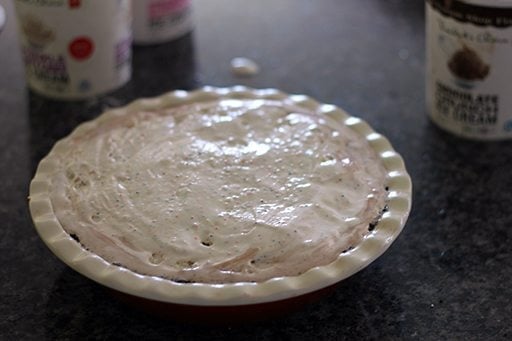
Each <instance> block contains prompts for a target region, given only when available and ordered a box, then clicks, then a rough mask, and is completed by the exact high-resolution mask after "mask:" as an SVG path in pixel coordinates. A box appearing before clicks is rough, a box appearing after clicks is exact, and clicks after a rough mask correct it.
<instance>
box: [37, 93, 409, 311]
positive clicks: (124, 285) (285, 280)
mask: <svg viewBox="0 0 512 341" xmlns="http://www.w3.org/2000/svg"><path fill="white" fill-rule="evenodd" d="M224 98H233V99H273V100H274V99H275V100H285V99H286V100H289V101H292V102H293V103H294V104H296V105H298V106H300V107H304V108H307V109H309V110H311V111H314V112H316V113H318V114H320V115H328V116H330V117H332V118H335V119H336V120H337V121H339V122H344V124H345V125H347V126H348V127H350V128H351V129H352V130H354V131H355V132H356V133H358V134H360V135H361V136H364V137H365V139H366V140H367V141H368V142H369V144H370V146H371V147H372V148H373V149H374V150H375V151H376V152H377V154H378V155H379V158H380V160H381V161H382V163H383V165H384V167H385V169H386V171H387V177H388V181H387V186H388V187H389V190H388V197H387V211H386V212H384V214H383V215H382V217H381V218H380V220H379V222H378V225H377V226H376V227H375V229H373V230H372V231H370V232H369V233H368V234H367V236H366V237H365V238H364V239H363V240H362V242H361V243H359V244H358V245H357V246H356V247H355V248H354V249H352V250H349V251H347V252H344V253H342V254H340V255H339V257H338V259H337V260H336V261H334V262H332V263H330V264H328V265H325V266H318V267H315V268H312V269H310V270H308V271H307V272H305V273H303V274H301V275H299V276H293V277H277V278H273V279H270V280H267V281H264V282H256V283H253V282H239V283H229V284H205V283H178V282H174V281H171V280H167V279H162V278H159V277H155V276H145V275H140V274H138V273H135V272H133V271H131V270H128V269H126V268H123V267H119V266H117V265H113V264H111V263H109V262H107V261H105V260H104V259H103V258H101V257H99V256H97V255H95V254H93V253H91V252H89V251H88V250H86V249H85V248H84V247H83V246H82V245H81V244H80V243H78V242H77V241H76V240H74V239H73V238H72V237H71V236H70V235H69V234H68V233H67V232H66V231H65V230H64V229H63V227H62V226H61V224H60V222H59V221H58V219H57V218H56V216H55V214H54V213H53V212H54V211H53V208H52V203H51V201H50V199H49V181H48V176H47V175H48V174H49V173H50V172H51V171H52V169H53V167H55V164H54V163H53V162H52V153H53V152H55V151H58V150H59V148H61V146H62V144H63V143H62V142H57V143H56V145H55V146H54V148H53V150H52V152H50V153H49V154H48V156H47V157H45V158H44V159H43V160H42V161H41V162H40V164H39V167H38V169H37V171H36V174H35V176H34V179H33V180H32V182H31V185H30V203H29V204H30V212H31V214H32V218H33V221H34V224H35V227H36V230H37V232H38V233H39V235H40V237H41V239H42V240H43V242H44V243H45V244H46V245H47V246H48V247H49V248H50V250H51V251H52V252H53V253H54V254H55V255H56V256H57V257H58V258H60V259H61V260H62V261H63V262H64V263H66V264H67V265H68V266H69V267H71V268H72V269H74V270H76V271H77V272H79V273H81V274H82V275H84V276H86V277H88V278H90V279H92V280H93V281H95V282H97V283H99V284H102V285H104V286H106V287H108V288H110V289H113V290H115V291H117V292H120V293H122V294H121V295H123V294H127V295H129V296H131V297H135V298H138V299H139V301H140V300H144V299H147V300H149V301H150V302H155V303H160V304H164V305H165V304H169V305H172V306H173V307H174V308H176V306H187V307H189V308H190V307H192V308H193V307H197V308H208V307H210V308H222V307H225V308H228V307H230V308H233V307H242V306H245V307H251V306H260V307H261V305H264V304H270V303H277V302H284V301H286V300H294V299H297V298H300V297H306V296H307V295H310V294H314V293H315V292H319V291H320V290H322V289H326V288H329V287H331V286H333V285H334V284H336V283H338V282H339V281H341V280H343V279H345V278H347V277H349V276H351V275H352V274H354V273H356V272H357V271H359V270H361V269H363V268H364V267H366V266H368V265H369V264H370V263H371V262H372V261H374V260H375V259H376V258H378V257H379V256H380V255H381V254H382V253H383V252H384V251H385V250H386V249H387V248H388V247H389V246H390V245H391V243H392V242H393V241H394V240H395V239H396V238H397V236H398V235H399V233H400V232H401V230H402V228H403V227H404V225H405V222H406V220H407V217H408V214H409V211H410V209H411V187H412V186H411V180H410V177H409V175H408V174H407V171H406V169H405V166H404V162H403V160H402V158H401V157H400V155H399V154H398V153H397V152H396V151H395V150H394V149H393V147H392V146H391V145H390V143H389V141H388V140H387V139H386V138H385V137H383V136H382V135H380V134H378V133H376V132H375V131H374V130H373V129H372V128H371V127H370V126H369V125H368V124H367V123H365V122H364V121H362V120H361V119H359V118H355V117H351V116H349V115H348V114H347V113H345V112H344V111H343V110H341V109H340V108H338V107H336V106H333V105H327V104H321V103H318V102H316V101H315V100H313V99H311V98H309V97H307V96H303V95H288V94H285V93H283V92H280V91H278V90H275V89H262V90H257V89H250V88H246V87H240V86H237V87H232V88H214V87H204V88H202V89H199V90H195V91H191V92H186V91H174V92H170V93H167V94H164V95H162V96H159V97H156V98H149V99H140V100H137V101H135V102H133V103H131V104H129V105H128V106H126V107H123V108H118V109H114V110H110V111H108V112H106V113H104V114H102V115H101V116H99V117H98V118H96V119H94V120H92V121H90V122H86V123H83V124H82V125H80V126H79V127H77V129H76V130H75V131H81V130H89V129H94V127H95V126H97V125H98V124H99V123H101V122H102V121H104V120H106V119H108V118H109V117H116V116H122V115H124V114H125V113H126V112H131V111H139V110H154V109H157V108H169V107H173V106H178V105H183V104H189V103H193V102H202V101H210V100H216V99H224ZM74 133H75V132H74ZM74 133H72V134H74ZM65 139H67V138H65ZM65 139H63V140H65ZM164 309H165V308H164Z"/></svg>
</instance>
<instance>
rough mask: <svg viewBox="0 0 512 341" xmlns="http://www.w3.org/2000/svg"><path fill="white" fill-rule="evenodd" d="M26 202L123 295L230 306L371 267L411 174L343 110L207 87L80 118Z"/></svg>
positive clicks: (389, 237) (65, 249)
mask: <svg viewBox="0 0 512 341" xmlns="http://www.w3.org/2000/svg"><path fill="white" fill-rule="evenodd" d="M29 204H30V212H31V214H32V218H33V221H34V224H35V227H36V229H37V231H38V233H39V235H40V236H41V238H42V240H43V241H44V242H45V243H46V244H47V246H48V247H49V248H50V249H51V250H52V252H53V253H54V254H55V255H56V256H57V257H59V258H60V259H61V260H62V261H63V262H65V263H66V264H67V265H69V266H70V267H71V268H73V269H74V270H76V271H78V272H79V273H81V274H83V275H85V276H86V277H89V278H90V279H92V280H94V281H96V282H98V283H100V284H102V285H104V286H106V287H108V288H111V289H113V290H115V291H116V292H118V295H119V296H121V297H122V298H127V297H131V298H133V299H134V300H135V301H137V302H139V303H140V304H141V305H145V306H147V307H150V306H154V307H156V309H158V310H165V307H169V309H173V310H176V309H177V310H179V308H180V307H181V308H186V309H185V310H187V311H190V309H192V311H194V309H196V308H197V309H202V311H205V309H206V311H208V310H209V309H210V311H211V309H218V310H223V311H224V312H228V313H229V312H235V314H236V309H238V308H244V309H245V310H246V311H247V310H251V307H252V308H255V309H253V310H254V311H264V310H265V309H264V308H265V306H268V307H271V306H272V307H274V306H275V304H276V303H286V304H287V305H288V306H293V305H294V302H301V301H307V299H308V297H313V296H315V295H316V294H318V293H321V292H322V291H325V290H327V288H329V287H332V286H333V285H334V284H336V283H338V282H339V281H341V280H343V279H345V278H347V277H349V276H350V275H352V274H354V273H355V272H357V271H359V270H361V269H362V268H364V267H365V266H367V265H368V264H370V263H371V262H372V261H373V260H375V259H376V258H377V257H378V256H380V255H381V254H382V253H383V252H384V251H385V250H386V249H387V248H388V247H389V245H390V244H391V243H392V242H393V241H394V240H395V239H396V237H397V236H398V234H399V233H400V231H401V230H402V228H403V226H404V224H405V221H406V219H407V216H408V214H409V211H410V207H411V181H410V178H409V176H408V174H407V172H406V170H405V166H404V163H403V160H402V159H401V157H400V156H399V155H398V154H397V153H396V152H395V151H394V150H393V148H392V147H391V145H390V143H389V142H388V141H387V140H386V139H385V138H384V137H383V136H382V135H380V134H378V133H376V132H375V131H373V129H372V128H371V127H370V126H369V125H368V124H366V123H365V122H363V121H362V120H360V119H358V118H354V117H351V116H349V115H348V114H346V113H345V112H344V111H342V110H341V109H339V108H337V107H335V106H332V105H327V104H321V103H318V102H316V101H314V100H313V99H311V98H308V97H306V96H303V95H288V94H285V93H282V92H280V91H278V90H274V89H263V90H256V89H249V88H246V87H233V88H213V87H205V88H202V89H200V90H196V91H191V92H185V91H174V92H171V93H168V94H165V95H163V96H160V97H156V98H150V99H140V100H137V101H135V102H133V103H131V104H130V105H128V106H126V107H123V108H119V109H114V110H111V111H108V112H106V113H104V114H102V115H100V116H99V117H98V118H96V119H94V120H92V121H90V122H86V123H83V124H82V125H80V126H79V127H77V128H76V129H75V130H74V131H73V132H72V133H71V134H70V135H69V136H68V137H66V138H64V139H62V140H60V141H59V142H57V143H56V144H55V146H54V147H53V149H52V150H51V151H50V153H49V154H48V155H47V156H46V157H45V158H44V159H43V160H41V162H40V164H39V166H38V169H37V171H36V174H35V176H34V179H33V180H32V182H31V186H30V200H29ZM146 303H148V304H146ZM171 307H172V308H171ZM233 308H236V309H235V310H232V309H233ZM272 309H273V308H272ZM171 315H172V314H171Z"/></svg>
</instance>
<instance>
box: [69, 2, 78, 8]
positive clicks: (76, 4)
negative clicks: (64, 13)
mask: <svg viewBox="0 0 512 341" xmlns="http://www.w3.org/2000/svg"><path fill="white" fill-rule="evenodd" d="M69 7H70V8H77V7H80V0H69Z"/></svg>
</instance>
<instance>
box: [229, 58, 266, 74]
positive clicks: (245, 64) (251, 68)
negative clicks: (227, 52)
mask: <svg viewBox="0 0 512 341" xmlns="http://www.w3.org/2000/svg"><path fill="white" fill-rule="evenodd" d="M259 71H260V67H259V66H258V64H256V62H254V61H253V60H251V59H249V58H244V57H237V58H233V59H232V60H231V72H233V74H234V75H235V76H238V77H250V76H254V75H256V74H258V72H259Z"/></svg>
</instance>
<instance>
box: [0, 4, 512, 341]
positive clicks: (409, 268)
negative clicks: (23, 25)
mask: <svg viewBox="0 0 512 341" xmlns="http://www.w3.org/2000/svg"><path fill="white" fill-rule="evenodd" d="M0 4H4V5H5V6H6V9H7V15H8V22H7V26H6V27H5V29H4V30H3V31H2V32H1V33H0V74H1V77H0V160H1V163H0V175H1V177H2V181H1V182H0V217H1V222H2V226H1V228H0V264H1V267H0V292H1V294H0V339H1V340H45V339H48V340H78V339H105V340H107V339H108V340H110V339H125V340H132V339H141V340H142V339H143V340H158V339H184V340H194V339H200V340H201V339H208V340H217V339H219V340H222V339H242V340H246V339H258V340H274V339H293V340H302V339H311V340H313V339H314V340H316V339H325V340H333V339H354V340H358V339H369V340H389V339H404V340H415V339H417V340H509V339H511V338H512V304H511V301H512V287H511V283H512V266H511V264H512V243H511V240H512V229H511V227H512V209H511V207H512V194H511V192H512V176H511V174H512V173H511V172H510V167H511V166H512V141H511V142H496V143H480V142H473V141H467V140H462V139H459V138H456V137H453V136H451V135H448V134H446V133H444V132H442V131H440V130H439V129H437V128H436V127H435V126H434V125H433V124H431V123H430V122H429V120H428V119H427V116H426V113H425V109H424V107H425V105H424V103H425V99H424V9H423V5H424V4H423V1H419V0H366V1H359V0H344V1H339V0H321V1H310V0H262V1H250V2H249V1H243V2H241V1H235V0H216V1H207V0H196V1H195V6H196V11H195V21H196V29H195V30H194V32H193V33H192V34H189V35H187V36H185V37H183V38H181V39H179V40H177V41H175V42H173V43H168V44H163V45H159V46H152V47H138V48H136V49H135V51H134V60H133V66H134V76H133V79H132V81H131V82H130V83H129V84H128V85H127V86H125V87H124V88H122V89H120V90H118V91H116V92H115V93H112V94H109V95H107V96H102V97H100V98H96V99H91V100H88V101H82V102H70V103H60V102H56V101H51V100H47V99H44V98H43V97H41V96H38V95H35V94H33V93H30V92H28V91H27V90H26V85H25V81H24V77H23V68H22V64H21V58H20V53H19V49H18V43H17V33H16V26H15V22H14V20H13V19H14V17H13V12H12V3H11V1H7V0H0ZM240 56H241V57H249V58H252V59H253V60H255V61H256V62H257V63H258V64H259V65H260V67H261V71H260V73H259V74H258V75H256V76H254V77H252V78H236V77H235V76H233V75H232V74H231V73H230V66H229V62H230V60H231V59H232V58H234V57H240ZM204 84H209V85H216V86H228V85H234V84H243V85H248V86H252V87H276V88H280V89H282V90H284V91H286V92H290V93H304V94H307V95H310V96H313V97H315V98H317V99H318V100H320V101H322V102H326V103H333V104H336V105H339V106H341V107H343V108H344V109H346V110H347V111H349V112H350V113H351V114H353V115H356V116H359V117H362V118H364V119H365V120H367V121H368V122H370V124H371V125H372V126H373V127H374V128H375V129H376V130H377V131H379V132H381V133H383V134H384V135H386V136H387V137H388V138H389V139H390V141H391V142H392V143H393V145H394V146H395V148H396V149H397V150H398V151H399V152H400V153H401V154H402V155H403V157H404V159H405V161H406V164H407V166H408V169H409V171H410V174H411V176H412V179H413V183H414V204H413V210H412V212H411V216H410V219H409V221H408V223H407V225H406V227H405V229H404V232H403V233H402V234H401V235H400V237H399V238H398V240H397V241H396V242H395V243H394V244H393V245H392V247H391V248H390V249H389V250H388V251H387V252H386V253H385V254H384V255H383V256H382V257H380V258H379V259H378V260H377V261H375V262H374V263H373V264H371V265H370V266H369V267H368V268H366V269H364V270H363V271H361V272H359V273H358V274H356V275H354V276H352V277H351V278H349V279H347V280H345V281H343V282H342V283H340V285H339V286H338V287H337V288H336V290H335V291H334V293H333V294H331V295H330V296H327V297H325V298H324V299H322V300H320V301H318V302H317V303H314V304H311V305H308V306H306V307H304V309H302V310H299V311H297V312H296V313H293V314H291V315H288V316H284V317H281V318H278V319H273V320H271V321H266V322H258V323H255V324H252V325H238V326H235V325H230V324H229V323H227V325H226V326H219V327H204V326H194V325H191V324H186V323H179V322H173V321H163V320H159V319H155V318H153V317H151V316H148V315H145V314H144V313H142V312H139V311H136V310H133V309H131V308H128V307H126V306H125V305H124V304H122V303H120V302H118V301H117V300H115V299H114V298H112V297H111V296H110V295H109V293H108V292H106V291H105V290H104V289H103V288H102V287H101V286H99V285H97V284H95V283H94V282H92V281H90V280H88V279H86V278H85V277H83V276H81V275H79V274H77V273H75V272H74V271H72V270H70V269H68V268H67V267H66V266H65V265H63V263H61V262H60V261H59V260H58V259H56V258H55V257H54V256H53V255H52V254H51V252H50V251H49V250H48V249H47V248H46V246H45V245H44V244H43V243H42V242H41V241H40V240H39V238H38V236H37V234H36V232H35V230H34V228H33V226H32V223H31V220H30V216H29V213H28V208H27V200H26V197H27V194H28V184H29V181H30V179H31V177H32V175H33V173H34V170H35V167H36V166H37V163H38V161H39V159H40V158H41V157H43V156H44V155H45V154H46V153H47V152H48V150H49V148H50V147H51V146H52V144H53V143H54V142H55V141H56V140H57V139H59V138H60V137H62V136H64V135H66V134H67V133H69V132H70V131H71V130H72V129H73V127H75V126H76V125H77V124H78V123H79V122H82V121H84V120H87V119H90V118H93V117H96V116H97V115H98V114H99V113H100V112H101V111H102V110H103V109H105V108H107V107H113V106H118V105H122V104H124V103H127V102H129V101H131V100H132V99H134V98H136V97H141V96H153V95H158V94H161V93H163V92H165V91H168V90H172V89H176V88H183V89H192V88H195V87H197V86H200V85H204ZM511 93H512V86H511Z"/></svg>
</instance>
